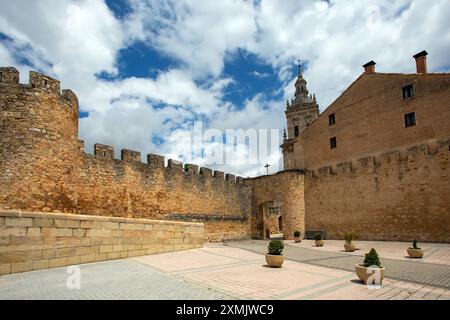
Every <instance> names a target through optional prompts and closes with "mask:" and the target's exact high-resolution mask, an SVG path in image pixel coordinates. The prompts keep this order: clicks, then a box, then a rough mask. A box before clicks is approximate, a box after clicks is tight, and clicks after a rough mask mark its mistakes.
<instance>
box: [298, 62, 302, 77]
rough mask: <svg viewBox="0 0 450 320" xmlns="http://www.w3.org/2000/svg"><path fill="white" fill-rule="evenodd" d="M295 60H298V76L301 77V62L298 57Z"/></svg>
mask: <svg viewBox="0 0 450 320" xmlns="http://www.w3.org/2000/svg"><path fill="white" fill-rule="evenodd" d="M297 62H298V77H299V78H302V77H303V76H302V64H301V61H300V59H298V60H297Z"/></svg>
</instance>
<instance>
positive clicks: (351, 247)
mask: <svg viewBox="0 0 450 320" xmlns="http://www.w3.org/2000/svg"><path fill="white" fill-rule="evenodd" d="M344 239H345V243H344V248H345V251H347V252H353V251H355V250H356V246H355V244H353V243H352V240H355V239H356V234H355V233H354V232H351V231H349V232H346V233H345V234H344Z"/></svg>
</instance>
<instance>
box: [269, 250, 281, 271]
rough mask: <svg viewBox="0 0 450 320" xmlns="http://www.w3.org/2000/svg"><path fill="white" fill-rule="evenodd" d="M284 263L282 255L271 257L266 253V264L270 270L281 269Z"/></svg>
mask: <svg viewBox="0 0 450 320" xmlns="http://www.w3.org/2000/svg"><path fill="white" fill-rule="evenodd" d="M283 262H284V256H283V255H272V254H268V253H266V263H267V264H268V265H269V267H272V268H281V266H282V265H283Z"/></svg>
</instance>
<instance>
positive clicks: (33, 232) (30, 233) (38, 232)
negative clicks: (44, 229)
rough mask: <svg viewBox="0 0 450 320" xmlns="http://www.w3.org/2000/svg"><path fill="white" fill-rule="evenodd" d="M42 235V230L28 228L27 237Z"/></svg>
mask: <svg viewBox="0 0 450 320" xmlns="http://www.w3.org/2000/svg"><path fill="white" fill-rule="evenodd" d="M40 235H41V228H36V227H31V228H30V227H28V228H27V236H29V237H30V236H31V237H38V236H40Z"/></svg>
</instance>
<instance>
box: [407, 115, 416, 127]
mask: <svg viewBox="0 0 450 320" xmlns="http://www.w3.org/2000/svg"><path fill="white" fill-rule="evenodd" d="M415 125H416V114H415V113H414V112H411V113H407V114H405V127H406V128H408V127H412V126H415Z"/></svg>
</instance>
